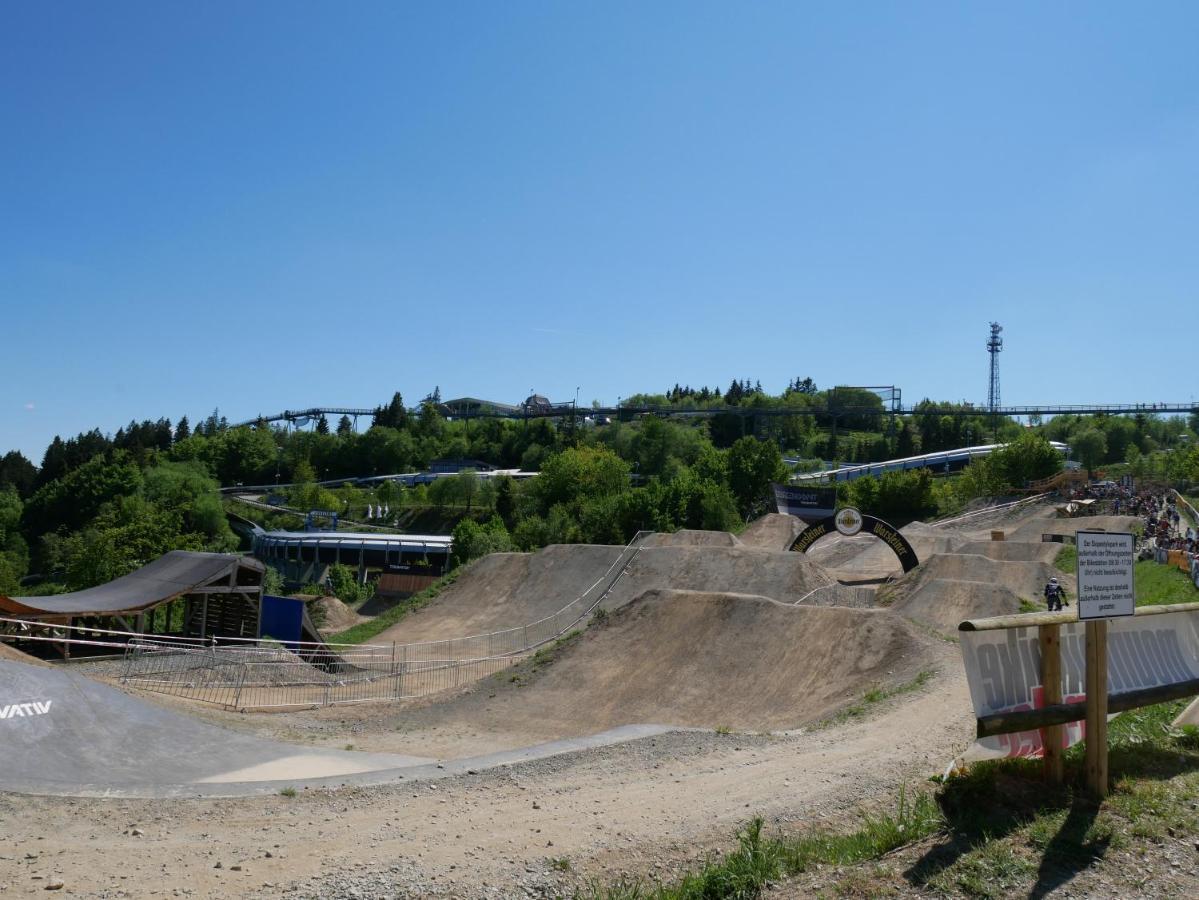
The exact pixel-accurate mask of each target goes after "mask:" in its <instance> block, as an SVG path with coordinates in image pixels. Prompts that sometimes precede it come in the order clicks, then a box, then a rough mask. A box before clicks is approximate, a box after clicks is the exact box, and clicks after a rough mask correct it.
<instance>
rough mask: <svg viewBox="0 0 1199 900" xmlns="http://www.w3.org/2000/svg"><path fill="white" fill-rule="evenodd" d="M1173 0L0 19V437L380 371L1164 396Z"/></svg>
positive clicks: (1085, 397)
mask: <svg viewBox="0 0 1199 900" xmlns="http://www.w3.org/2000/svg"><path fill="white" fill-rule="evenodd" d="M1196 34H1199V6H1196V5H1195V4H1193V3H1154V4H1151V5H1148V6H1145V5H1135V4H1097V3H1091V4H1081V3H1058V4H1045V3H1028V4H1019V3H1004V4H987V5H984V4H977V3H956V2H955V3H945V4H941V3H919V4H913V3H866V4H845V3H827V4H812V3H795V2H781V3H754V4H730V3H718V4H704V3H695V2H687V3H665V2H654V3H640V2H636V3H599V4H581V3H550V2H541V3H522V2H513V3H427V4H414V3H393V2H387V3H366V2H355V3H351V4H345V3H336V4H335V3H319V4H318V3H303V2H286V3H262V2H260V3H190V4H178V3H175V4H162V3H150V2H146V3H122V2H106V3H83V2H77V3H70V4H65V3H53V2H47V3H23V4H19V3H9V4H6V5H5V7H4V10H3V12H0V122H2V132H0V133H2V135H3V139H2V140H0V310H2V315H3V322H4V326H5V327H4V341H3V348H4V358H3V369H4V373H3V375H2V376H0V451H3V450H5V449H8V448H17V449H20V450H22V451H23V452H25V453H26V454H27V455H28V456H30V457H31V458H32V459H33V460H34V462H40V461H41V454H42V452H43V450H44V448H45V446H46V444H47V443H48V442H49V440H50V439H51V438H52V437H53V435H55V434H57V433H61V434H63V435H68V434H74V433H76V432H78V431H80V430H84V429H88V428H91V427H95V426H99V427H100V428H101V429H102V430H105V431H115V430H116V429H117V428H118V427H119V426H121V425H122V424H124V423H126V422H128V421H129V420H130V419H139V420H140V419H143V418H147V417H150V418H156V417H158V416H169V417H170V418H171V419H172V420H175V419H178V417H179V416H180V415H182V414H187V415H188V416H189V417H191V419H192V420H193V421H195V420H196V419H197V418H198V417H201V416H203V415H205V414H206V413H208V412H209V411H211V410H212V409H213V407H220V409H221V411H222V413H224V414H226V415H227V416H228V417H229V418H230V419H241V418H248V417H252V416H254V415H256V414H258V413H260V412H261V413H271V412H276V411H279V410H281V409H283V408H289V407H290V408H297V407H302V406H310V405H317V404H330V405H334V404H336V405H340V404H346V405H351V406H356V405H362V406H373V405H375V404H377V403H380V402H383V401H385V400H387V399H388V398H390V396H391V394H392V392H393V391H394V390H397V389H398V390H401V391H403V393H404V396H405V398H406V399H409V400H416V399H419V398H420V397H421V396H423V395H424V394H425V393H426V392H428V391H430V390H431V389H432V388H433V386H434V385H440V387H441V391H442V394H443V396H446V397H452V396H458V395H473V396H481V397H488V398H493V399H497V400H508V401H519V400H520V399H522V398H523V397H524V396H525V395H526V394H527V393H528V391H529V389H530V388H535V389H536V390H537V391H538V392H539V393H542V394H546V395H548V396H549V397H551V398H552V399H555V400H569V399H571V398H573V396H574V393H575V388H576V386H578V387H579V388H580V389H581V390H580V399H581V401H583V402H589V401H591V400H592V399H595V398H598V399H600V400H603V401H605V402H615V401H616V398H617V397H618V396H627V395H628V394H630V393H632V392H634V391H638V390H665V389H666V388H667V387H669V386H671V385H673V384H674V383H675V382H676V381H678V382H681V383H690V384H692V385H693V386H699V385H702V384H705V383H706V384H710V385H716V384H719V385H720V386H721V387H725V386H727V384H728V382H729V380H730V379H731V378H734V377H738V378H750V379H760V380H761V382H762V384H763V386H764V387H766V388H767V389H768V390H770V391H772V392H777V391H780V390H782V388H783V387H784V386H785V385H786V383H787V381H788V380H789V379H791V378H793V377H795V376H811V377H812V378H813V379H815V381H816V382H817V384H818V385H820V386H821V387H826V386H831V385H833V384H896V385H898V386H900V387H901V388H902V389H903V391H904V396H905V398H906V399H909V400H913V401H914V400H918V399H920V398H921V397H923V396H932V397H934V398H937V399H947V400H963V399H964V400H972V401H978V402H981V401H982V400H984V399H985V396H986V387H987V354H986V351H985V349H984V344H985V341H986V336H987V323H988V322H989V321H990V320H992V319H997V320H999V321H1000V322H1001V323H1003V325H1004V328H1005V332H1004V336H1005V338H1006V341H1007V345H1006V351H1005V352H1004V354H1003V355H1002V357H1001V371H1002V385H1003V399H1004V400H1005V401H1007V402H1010V403H1021V404H1022V403H1035V402H1050V401H1052V402H1096V401H1104V402H1108V401H1128V402H1139V401H1145V402H1153V401H1158V402H1160V401H1166V400H1169V401H1175V400H1189V399H1190V398H1191V397H1192V396H1193V395H1194V393H1195V391H1196V378H1195V375H1194V372H1195V369H1196V366H1195V364H1194V359H1195V356H1194V353H1195V349H1196V346H1197V343H1196V334H1197V329H1196V326H1195V324H1194V311H1195V309H1196V284H1197V276H1199V253H1196V250H1195V242H1196V235H1197V234H1199V227H1197V225H1199V222H1197V221H1196V219H1197V218H1199V90H1197V89H1196V88H1197V86H1199V53H1196V51H1195V36H1196Z"/></svg>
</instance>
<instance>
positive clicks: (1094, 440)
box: [1070, 428, 1107, 478]
mask: <svg viewBox="0 0 1199 900" xmlns="http://www.w3.org/2000/svg"><path fill="white" fill-rule="evenodd" d="M1070 446H1071V448H1072V449H1073V450H1074V452H1075V453H1076V454H1078V460H1079V462H1081V463H1082V464H1083V465H1084V466H1085V467H1086V470H1087V477H1088V478H1089V477H1091V476H1093V475H1094V472H1095V467H1096V466H1098V465H1099V464H1100V463H1101V462H1102V461H1103V457H1104V455H1105V454H1106V453H1107V438H1105V437H1104V436H1103V432H1102V431H1100V430H1099V429H1098V428H1087V429H1086V430H1084V431H1080V432H1079V433H1078V434H1076V435H1074V437H1072V438H1071V439H1070Z"/></svg>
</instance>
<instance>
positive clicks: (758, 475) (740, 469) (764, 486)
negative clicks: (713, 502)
mask: <svg viewBox="0 0 1199 900" xmlns="http://www.w3.org/2000/svg"><path fill="white" fill-rule="evenodd" d="M728 462H729V488H730V489H731V490H732V492H733V497H734V498H735V499H736V501H737V509H738V510H739V511H740V513H741V515H742V516H749V515H751V514H752V513H753V511H754V510H755V509H757V508H759V507H761V506H762V505H763V503H764V502H765V501H766V499H767V498H768V497H769V496H770V492H771V486H772V485H773V484H775V483H776V482H780V481H783V480H784V479H786V477H787V467H786V466H785V465H784V464H783V456H782V454H781V453H779V449H778V447H776V446H774V445H773V444H768V443H766V442H765V441H759V440H758V439H757V438H752V437H744V438H741V439H740V440H738V441H736V442H735V443H734V444H733V446H732V447H731V448H729V455H728Z"/></svg>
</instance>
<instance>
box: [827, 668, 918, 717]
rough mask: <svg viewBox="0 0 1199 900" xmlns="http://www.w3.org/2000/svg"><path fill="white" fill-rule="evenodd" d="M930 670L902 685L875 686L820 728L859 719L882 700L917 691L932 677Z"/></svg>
mask: <svg viewBox="0 0 1199 900" xmlns="http://www.w3.org/2000/svg"><path fill="white" fill-rule="evenodd" d="M933 674H934V673H933V671H932V670H931V669H923V670H921V671H920V672H919V673H918V674H917V675H916V677H915V678H913V679H912V680H911V681H905V682H904V683H903V684H897V685H895V686H894V687H889V688H885V687H883V686H882V685H875V686H874V687H872V688H870V689H869V690H867V691H866V693H864V694H863V695H862V699H861V700H859V701H858V702H857V703H854V704H852V705H851V706H848V707H846V708H845V709H843V710H841V711H840V712H838V713H837V714H836V715H834V716H832V717H831V718H828V719H826V720H824V721H823V722H820V723H819V726H820V727H824V728H828V727H831V726H833V725H842V724H844V723H845V722H848V721H849V720H851V719H860V718H862V717H863V716H865V715H866V714H867V713H869V712H870V711H871V710H872V709H873V708H874V707H875V706H877V705H878V704H880V703H882V702H883V701H884V700H889V699H891V698H892V697H898V696H899V695H901V694H908V693H911V692H912V691H916V690H919V689H920V688H922V687H924V685H925V684H927V683H928V680H929V679H930V678H932V677H933Z"/></svg>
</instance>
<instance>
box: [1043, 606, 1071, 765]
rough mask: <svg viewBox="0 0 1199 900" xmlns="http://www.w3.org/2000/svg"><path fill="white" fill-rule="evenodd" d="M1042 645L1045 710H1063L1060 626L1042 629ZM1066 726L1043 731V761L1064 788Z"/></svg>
mask: <svg viewBox="0 0 1199 900" xmlns="http://www.w3.org/2000/svg"><path fill="white" fill-rule="evenodd" d="M1037 637H1038V639H1039V641H1040V644H1041V689H1042V691H1043V699H1044V703H1043V705H1044V706H1059V705H1060V704H1061V702H1062V643H1061V626H1060V625H1042V626H1040V627H1039V628H1038V629H1037ZM1063 738H1064V733H1063V726H1061V725H1046V726H1045V727H1044V728H1042V729H1041V748H1042V759H1043V760H1044V764H1045V777H1046V778H1047V779H1048V780H1049V781H1052V782H1054V783H1055V784H1060V783H1061V782H1062V777H1063V767H1062V749H1063V745H1064V744H1065V741H1064V739H1063Z"/></svg>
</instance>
